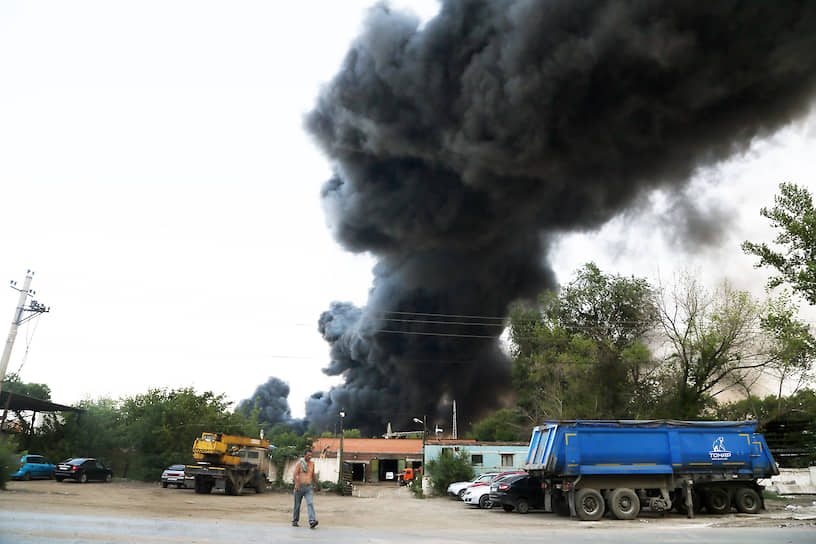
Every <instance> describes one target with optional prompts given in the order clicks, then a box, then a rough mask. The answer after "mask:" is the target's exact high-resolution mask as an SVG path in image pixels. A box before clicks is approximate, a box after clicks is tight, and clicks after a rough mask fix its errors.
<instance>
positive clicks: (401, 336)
mask: <svg viewBox="0 0 816 544" xmlns="http://www.w3.org/2000/svg"><path fill="white" fill-rule="evenodd" d="M814 52H816V2H813V1H795V0H791V1H786V2H738V1H723V0H717V1H714V2H699V1H696V0H695V1H682V0H666V1H656V0H648V1H629V2H620V1H617V0H615V1H586V0H583V1H582V0H455V1H454V0H449V1H443V2H442V3H441V9H440V12H439V13H438V15H437V16H436V17H435V18H434V19H432V20H431V21H429V22H427V24H425V25H421V24H420V21H419V20H418V19H417V18H415V17H413V16H412V15H409V14H404V13H400V12H397V11H394V10H392V9H390V8H389V7H388V6H387V5H384V4H382V5H379V6H377V7H375V8H373V9H372V10H371V11H370V12H369V14H368V17H367V20H366V21H365V24H364V29H363V32H362V35H361V36H360V37H359V38H357V39H356V41H355V42H354V43H353V44H352V46H351V49H350V51H349V52H348V54H347V56H346V57H345V60H344V62H343V65H342V68H341V70H340V72H339V73H338V74H337V75H336V76H335V78H334V79H333V80H332V81H331V82H330V83H329V84H328V85H327V86H326V87H325V88H324V89H323V90H322V92H321V94H320V97H319V99H318V101H317V105H316V107H315V109H314V110H313V111H312V112H311V113H310V114H309V115H308V116H307V119H306V126H307V129H308V130H309V132H310V133H311V134H312V135H313V136H314V138H315V140H316V142H317V143H318V145H319V146H320V148H321V149H322V150H323V152H324V153H325V154H326V156H327V157H328V158H329V160H330V161H331V164H332V167H333V171H334V175H333V177H332V178H331V179H330V180H329V181H328V182H326V184H325V186H324V187H323V190H322V199H323V203H324V206H325V209H326V213H327V215H328V218H329V221H330V224H331V225H332V228H333V230H334V235H335V237H336V238H337V240H338V241H339V242H340V243H341V244H342V245H343V246H344V247H345V248H347V249H348V250H350V251H354V252H370V253H371V254H373V255H375V256H376V257H377V259H378V264H377V266H376V268H375V271H374V272H375V281H374V285H373V287H372V289H371V292H370V298H369V301H368V303H367V305H366V306H365V307H364V308H355V307H353V306H351V305H349V304H340V303H333V304H332V305H331V308H330V309H329V310H328V311H327V312H325V313H324V314H323V315H322V316H321V318H320V325H319V326H320V331H321V333H322V334H323V336H324V338H325V339H326V340H327V341H328V342H329V344H330V345H331V362H330V364H329V366H328V368H327V369H326V370H325V372H327V373H328V374H331V375H342V376H343V377H344V378H345V383H344V384H343V385H341V386H338V387H335V388H333V389H332V390H331V391H329V392H326V393H316V394H315V395H314V396H313V397H312V398H311V399H309V401H308V402H307V418H308V419H309V420H310V421H311V422H313V423H317V424H318V425H319V426H323V427H330V426H331V425H332V424H334V423H335V422H336V421H337V412H338V411H339V410H340V408H345V410H346V413H347V417H346V424H347V425H348V426H355V427H360V428H361V429H363V431H364V432H378V431H381V430H382V429H383V428H384V426H385V423H386V422H387V421H389V420H390V421H393V422H395V423H396V426H397V427H400V426H408V425H411V421H412V418H413V417H419V418H421V417H423V416H425V415H427V416H428V417H429V421H434V422H436V421H437V419H436V418H439V417H440V413H439V411H440V409H441V407H446V406H447V405H448V404H447V403H449V402H450V401H452V400H454V399H456V400H457V401H458V406H459V408H460V412H459V413H460V416H461V417H460V424H461V423H463V422H465V423H466V422H467V421H468V420H475V419H476V418H477V417H478V416H479V415H480V414H481V413H483V412H484V411H485V410H486V409H489V408H493V407H494V406H496V405H497V403H498V402H499V401H500V400H501V395H502V394H503V393H504V392H506V391H507V386H508V384H509V379H508V375H509V362H508V358H507V357H506V356H505V355H504V354H503V353H502V351H501V349H500V348H499V342H498V341H497V337H498V335H499V333H500V331H501V327H499V326H497V325H499V324H501V316H503V315H505V314H506V312H507V307H508V304H510V303H511V302H512V301H514V300H516V299H518V298H520V297H528V296H532V295H534V294H535V293H537V292H539V291H540V290H541V289H542V288H544V287H552V286H553V284H554V281H553V272H552V270H551V267H550V265H549V264H548V262H547V255H548V248H549V247H550V245H551V241H553V240H554V238H555V237H557V236H558V235H559V234H560V233H564V232H571V231H585V230H590V229H596V228H598V227H600V226H601V225H603V224H604V223H605V222H606V221H608V220H609V219H611V218H612V217H614V216H615V215H617V214H619V213H622V212H623V211H626V210H630V209H631V208H632V207H633V206H636V205H637V204H638V203H639V202H643V201H645V200H648V199H645V198H642V197H644V196H645V195H646V194H648V192H650V191H654V190H658V189H660V190H664V191H666V192H668V193H670V194H672V195H677V197H678V198H685V197H683V196H682V195H683V193H682V191H683V189H684V187H685V186H686V184H687V182H688V181H689V179H690V178H691V177H692V175H693V173H694V172H695V170H696V169H697V168H698V167H701V166H705V165H710V164H714V163H716V162H717V161H721V160H723V159H725V158H728V157H729V156H732V155H734V154H736V153H739V152H740V151H742V150H745V149H746V147H747V146H748V145H749V144H750V143H751V141H752V140H754V139H756V138H759V137H763V136H766V135H769V134H770V133H772V132H773V131H776V130H778V129H779V128H780V127H782V126H783V125H785V124H787V123H790V122H791V121H792V120H794V119H796V118H797V117H798V116H800V115H802V114H803V113H804V112H806V110H807V108H808V107H809V103H810V100H811V98H812V96H813V93H814V83H815V82H816V62H814ZM769 182H774V180H769ZM678 209H679V210H682V209H683V206H678ZM687 209H689V210H692V211H699V208H697V207H695V206H688V207H687ZM705 209H707V208H705ZM692 222H693V224H694V225H708V224H711V223H712V222H711V221H704V220H702V218H701V217H694V218H689V224H691V223H692ZM686 230H687V232H689V233H694V232H695V231H699V230H701V229H697V228H687V229H686ZM702 230H705V229H702ZM714 238H716V237H714ZM706 239H709V238H708V237H707V236H706V235H705V233H701V236H700V240H699V242H701V243H704V242H705V241H706ZM589 257H591V256H588V258H589ZM473 316H484V317H485V319H477V318H474V317H473ZM449 413H450V412H448V411H447V410H444V414H445V418H444V419H445V421H450V420H449V417H450V416H449Z"/></svg>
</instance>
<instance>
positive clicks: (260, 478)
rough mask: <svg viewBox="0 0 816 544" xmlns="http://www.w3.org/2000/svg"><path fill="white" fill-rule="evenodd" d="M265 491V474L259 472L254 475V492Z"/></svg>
mask: <svg viewBox="0 0 816 544" xmlns="http://www.w3.org/2000/svg"><path fill="white" fill-rule="evenodd" d="M264 491H266V476H264V475H263V474H261V473H260V472H259V473H257V474H256V475H255V493H263V492H264Z"/></svg>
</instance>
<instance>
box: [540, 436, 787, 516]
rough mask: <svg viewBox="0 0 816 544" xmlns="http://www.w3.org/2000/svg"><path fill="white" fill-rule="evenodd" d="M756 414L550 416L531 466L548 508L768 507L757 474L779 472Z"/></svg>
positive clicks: (625, 511) (633, 511) (571, 511)
mask: <svg viewBox="0 0 816 544" xmlns="http://www.w3.org/2000/svg"><path fill="white" fill-rule="evenodd" d="M755 431H756V422H754V421H742V422H731V421H715V422H703V421H672V420H658V421H549V422H547V423H546V424H545V425H541V426H539V427H535V428H534V429H533V436H532V439H531V440H530V448H529V450H528V452H527V461H526V467H525V468H526V470H527V471H528V472H529V473H530V474H531V476H533V477H535V478H538V480H539V481H540V483H541V487H542V490H543V492H544V499H545V500H544V505H545V509H546V510H547V511H548V512H557V513H559V514H561V515H569V516H573V517H578V518H579V519H581V520H598V519H600V518H601V517H602V516H603V515H604V513H605V512H606V511H607V509H608V511H609V512H611V514H612V515H613V516H614V517H616V518H618V519H634V518H635V517H637V515H638V514H639V513H640V510H641V508H648V509H650V510H652V511H658V512H662V511H667V510H669V509H671V508H674V509H675V510H677V511H678V512H680V513H682V514H686V515H688V516H689V517H693V514H694V513H695V512H700V511H701V510H702V509H703V508H705V509H706V511H707V512H708V513H710V514H725V513H728V512H730V511H731V508H732V507H733V508H736V509H737V511H739V512H743V513H749V514H756V513H757V512H759V511H760V509H762V508H764V506H765V505H764V501H763V498H762V486H760V485H759V484H758V483H757V479H758V478H769V477H770V476H772V475H774V474H779V471H778V470H777V468H776V464H775V463H774V460H773V457H772V456H771V453H770V452H769V451H768V446H767V445H766V443H765V439H764V438H763V437H762V435H761V434H757V433H756V432H755Z"/></svg>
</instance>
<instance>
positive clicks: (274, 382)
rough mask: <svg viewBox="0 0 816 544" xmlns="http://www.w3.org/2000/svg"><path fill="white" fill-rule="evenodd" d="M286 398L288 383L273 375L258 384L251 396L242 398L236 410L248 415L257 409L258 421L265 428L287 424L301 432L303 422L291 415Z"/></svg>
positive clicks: (303, 425) (287, 397)
mask: <svg viewBox="0 0 816 544" xmlns="http://www.w3.org/2000/svg"><path fill="white" fill-rule="evenodd" d="M288 399H289V384H287V383H286V382H284V381H282V380H280V379H279V378H275V377H274V376H273V377H270V378H269V379H268V380H267V381H266V383H265V384H262V385H259V386H258V387H257V388H256V389H255V393H253V394H252V397H250V398H248V399H244V400H242V401H241V402H240V403H239V404H238V411H239V412H241V413H242V414H244V415H246V416H247V417H249V416H250V415H251V413H252V411H253V410H258V422H259V423H260V424H261V425H263V427H264V428H266V429H271V428H272V427H274V426H276V425H287V426H289V427H291V428H293V429H295V430H297V431H299V432H303V431H304V430H305V428H306V426H305V422H304V421H303V420H301V419H294V418H293V417H292V411H291V410H290V408H289V400H288Z"/></svg>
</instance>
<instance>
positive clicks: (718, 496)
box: [705, 487, 731, 515]
mask: <svg viewBox="0 0 816 544" xmlns="http://www.w3.org/2000/svg"><path fill="white" fill-rule="evenodd" d="M705 501H706V509H707V510H708V512H709V513H710V514H715V515H722V514H727V513H728V512H730V511H731V497H729V496H728V491H726V490H725V489H723V488H721V487H709V488H708V489H707V490H706V494H705Z"/></svg>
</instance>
